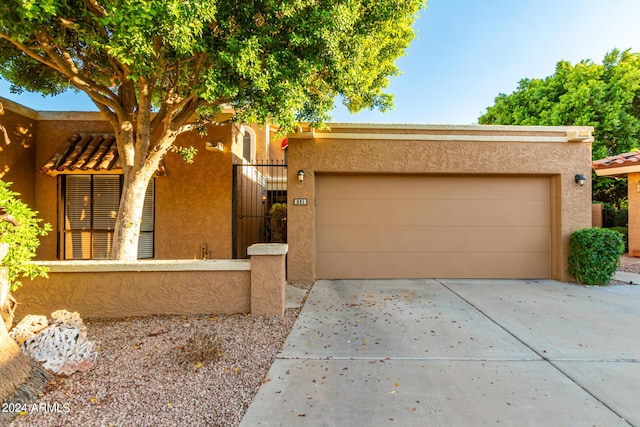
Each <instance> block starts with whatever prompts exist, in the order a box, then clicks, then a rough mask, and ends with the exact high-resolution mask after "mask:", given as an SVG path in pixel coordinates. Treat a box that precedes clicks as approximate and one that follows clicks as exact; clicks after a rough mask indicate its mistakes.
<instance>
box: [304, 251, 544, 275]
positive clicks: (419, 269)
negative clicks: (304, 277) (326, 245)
mask: <svg viewBox="0 0 640 427" xmlns="http://www.w3.org/2000/svg"><path fill="white" fill-rule="evenodd" d="M425 263H426V264H428V265H429V266H430V270H429V271H430V274H429V275H428V276H425V275H424V268H423V266H424V264H425ZM469 264H473V265H474V266H476V267H474V268H473V269H470V268H469ZM316 268H317V269H318V271H326V272H330V273H329V274H326V275H324V276H323V277H322V278H323V279H361V278H370V279H393V278H424V277H433V278H458V279H474V278H477V279H493V278H523V279H545V278H548V277H549V268H550V266H549V257H548V254H541V253H537V254H536V253H534V254H517V253H500V254H487V253H482V254H479V253H459V254H458V256H456V257H450V256H447V254H438V253H433V254H428V256H425V254H424V253H402V254H399V253H359V254H351V255H349V256H346V254H341V253H327V254H318V258H317V265H316Z"/></svg>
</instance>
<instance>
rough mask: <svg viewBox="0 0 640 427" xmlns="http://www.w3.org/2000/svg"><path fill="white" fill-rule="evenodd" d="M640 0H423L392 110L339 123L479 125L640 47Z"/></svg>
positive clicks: (67, 98) (70, 96)
mask: <svg viewBox="0 0 640 427" xmlns="http://www.w3.org/2000/svg"><path fill="white" fill-rule="evenodd" d="M639 19H640V0H427V8H426V9H424V10H422V11H421V13H420V17H419V18H418V20H417V21H416V24H415V29H416V31H417V37H416V39H415V40H414V41H413V42H412V44H411V46H410V48H409V49H408V50H407V54H406V55H405V56H404V57H402V58H400V59H399V60H398V62H397V64H398V67H399V68H400V70H401V73H402V74H401V75H400V76H398V77H393V78H391V81H390V85H389V88H388V91H389V92H390V93H392V94H393V95H394V96H395V100H394V109H393V110H392V111H389V112H386V113H381V112H378V111H368V110H367V111H363V112H360V113H358V114H350V113H349V112H348V111H347V110H346V108H344V107H342V106H341V105H339V106H338V107H337V108H336V110H334V112H333V113H332V115H333V122H356V123H417V124H474V123H477V121H478V117H479V116H481V115H482V114H483V113H484V112H485V110H486V108H487V107H488V106H490V105H492V104H493V102H494V99H495V97H496V96H497V95H498V94H499V93H511V92H513V91H514V90H515V89H516V87H517V85H518V82H519V81H520V80H521V79H523V78H544V77H546V76H549V75H551V74H553V73H554V70H555V65H556V63H557V62H558V61H560V60H567V61H569V62H571V63H576V62H579V61H580V60H583V59H590V60H592V61H593V62H596V63H601V62H602V59H603V58H604V55H605V53H606V52H608V51H610V50H612V49H613V48H618V49H620V50H626V49H630V50H631V51H633V52H640V24H638V20H639ZM0 96H2V97H5V98H8V99H10V100H12V101H15V102H18V103H20V104H22V105H25V106H27V107H30V108H33V109H35V110H40V111H97V109H96V107H95V105H93V104H92V103H91V101H90V100H89V98H88V97H87V96H86V95H84V94H82V93H73V92H69V93H66V94H63V95H59V96H57V97H53V98H52V97H46V98H45V97H42V96H41V95H39V94H30V93H25V94H22V95H15V94H11V93H10V92H9V84H8V83H7V82H5V81H2V80H0Z"/></svg>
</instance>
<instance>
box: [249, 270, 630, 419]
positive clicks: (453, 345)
mask: <svg viewBox="0 0 640 427" xmlns="http://www.w3.org/2000/svg"><path fill="white" fill-rule="evenodd" d="M639 361H640V286H618V287H604V288H586V287H581V286H576V285H571V284H566V283H561V282H555V281H514V280H508V281H507V280H504V281H499V280H448V279H447V280H379V281H372V280H362V281H353V280H343V281H319V282H317V283H316V284H315V286H314V287H313V290H312V291H311V293H310V295H309V297H308V299H307V302H306V304H305V306H304V308H303V309H302V312H301V314H300V316H299V318H298V320H297V322H296V324H295V325H294V327H293V329H292V331H291V333H290V335H289V337H288V339H287V341H286V342H285V345H284V347H283V349H282V351H281V353H280V354H279V356H278V358H277V359H276V361H275V362H274V363H273V365H272V367H271V370H270V371H269V374H268V378H267V380H266V382H265V384H264V385H263V386H262V387H261V388H260V391H259V393H258V395H257V396H256V398H255V400H254V402H253V403H252V405H251V406H250V407H249V409H248V411H247V413H246V415H245V417H244V419H243V421H242V424H241V426H243V427H253V426H403V427H404V426H438V425H441V426H470V425H473V426H489V425H490V426H496V425H503V426H504V425H507V426H512V425H518V426H522V425H531V426H629V425H633V426H640V363H638V362H639Z"/></svg>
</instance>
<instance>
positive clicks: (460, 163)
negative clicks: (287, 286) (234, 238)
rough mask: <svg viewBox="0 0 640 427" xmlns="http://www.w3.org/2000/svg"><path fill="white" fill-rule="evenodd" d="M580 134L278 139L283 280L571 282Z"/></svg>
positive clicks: (583, 191)
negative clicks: (281, 147)
mask: <svg viewBox="0 0 640 427" xmlns="http://www.w3.org/2000/svg"><path fill="white" fill-rule="evenodd" d="M591 132H592V128H590V127H518V126H473V125H472V126H445V125H439V126H428V125H427V126H422V125H363V124H358V125H355V124H332V125H331V130H327V131H313V130H306V131H305V130H303V131H301V132H298V133H296V134H292V135H289V148H288V150H289V153H288V156H289V167H288V170H289V172H288V173H289V176H288V179H289V182H290V183H291V185H289V187H288V206H289V208H288V212H287V224H288V241H289V253H288V261H287V262H288V264H287V268H288V273H287V274H288V279H289V280H290V281H297V282H307V283H310V282H313V281H314V280H316V279H371V278H519V279H556V280H563V281H566V280H571V279H572V278H571V276H570V275H569V274H568V271H567V270H568V242H569V237H570V235H571V233H573V232H574V231H576V230H579V229H581V228H586V227H590V225H591V182H590V179H588V178H587V179H586V183H584V182H583V184H584V185H580V183H579V180H578V179H576V176H577V175H584V176H587V177H589V176H590V169H591V142H592V140H593V139H592V136H591Z"/></svg>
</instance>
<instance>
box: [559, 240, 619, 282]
mask: <svg viewBox="0 0 640 427" xmlns="http://www.w3.org/2000/svg"><path fill="white" fill-rule="evenodd" d="M623 252H624V241H623V239H622V234H621V233H619V232H617V231H614V230H611V229H607V228H585V229H582V230H578V231H576V232H575V233H573V234H572V235H571V238H570V239H569V273H571V274H573V276H574V277H575V278H576V279H577V280H578V281H579V282H580V283H583V284H585V285H591V286H594V285H598V286H601V285H606V284H607V282H609V280H611V278H612V277H613V275H614V274H615V271H616V269H617V268H618V266H619V265H620V255H622V254H623Z"/></svg>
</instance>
